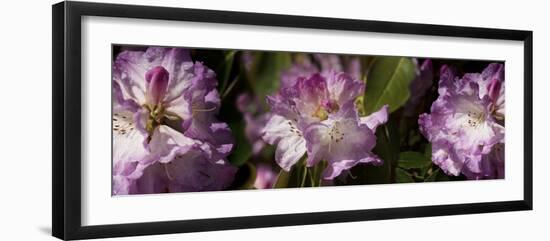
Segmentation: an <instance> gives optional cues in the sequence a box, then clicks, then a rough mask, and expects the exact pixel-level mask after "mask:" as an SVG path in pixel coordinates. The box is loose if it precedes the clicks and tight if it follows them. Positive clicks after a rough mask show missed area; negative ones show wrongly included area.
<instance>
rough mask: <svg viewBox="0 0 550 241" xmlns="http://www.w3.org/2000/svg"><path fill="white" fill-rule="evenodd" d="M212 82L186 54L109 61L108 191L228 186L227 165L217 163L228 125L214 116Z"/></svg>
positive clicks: (226, 148) (175, 51)
mask: <svg viewBox="0 0 550 241" xmlns="http://www.w3.org/2000/svg"><path fill="white" fill-rule="evenodd" d="M216 85H217V80H216V79H215V74H214V72H213V71H212V70H210V69H208V68H207V67H205V66H204V65H203V64H202V63H200V62H193V61H192V60H191V57H190V55H189V51H187V50H186V49H180V48H147V50H145V51H123V52H121V53H120V54H119V55H118V56H117V58H116V59H115V62H114V65H113V89H114V103H113V194H115V195H119V194H130V193H156V192H160V191H159V190H162V192H167V191H169V192H179V191H193V190H194V191H204V190H219V189H221V188H223V187H225V186H228V185H229V184H230V183H231V181H232V175H233V174H234V172H235V168H234V167H232V166H230V165H229V164H228V163H227V162H226V161H225V160H224V158H225V157H226V156H227V155H228V154H229V152H230V151H231V149H232V146H233V140H232V137H231V131H230V130H229V127H228V126H227V125H226V124H225V123H223V122H219V121H217V119H216V117H215V116H216V114H217V111H218V109H219V105H220V99H219V96H218V93H217V91H216ZM181 167H185V168H181ZM205 168H207V169H209V170H206V171H205V170H204V169H205ZM210 169H212V170H215V172H216V173H210ZM174 172H177V174H174ZM145 178H147V180H148V181H147V182H144V181H143V180H142V179H145ZM151 178H156V180H151ZM145 183H151V185H154V186H155V187H154V188H153V187H151V186H148V187H145V186H144V185H145ZM153 190H154V191H153Z"/></svg>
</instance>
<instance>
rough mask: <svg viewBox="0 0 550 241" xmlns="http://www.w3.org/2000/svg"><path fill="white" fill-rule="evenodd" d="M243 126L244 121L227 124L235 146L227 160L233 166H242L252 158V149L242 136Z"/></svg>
mask: <svg viewBox="0 0 550 241" xmlns="http://www.w3.org/2000/svg"><path fill="white" fill-rule="evenodd" d="M245 125H246V124H245V123H244V120H241V121H239V122H234V123H229V127H230V128H231V132H232V133H233V136H234V138H235V146H234V148H233V151H232V152H231V155H229V157H228V159H229V162H230V163H231V164H233V165H234V166H241V165H243V164H244V163H246V161H248V159H250V157H251V156H252V147H251V145H250V143H248V140H247V139H246V136H245V135H244V128H245Z"/></svg>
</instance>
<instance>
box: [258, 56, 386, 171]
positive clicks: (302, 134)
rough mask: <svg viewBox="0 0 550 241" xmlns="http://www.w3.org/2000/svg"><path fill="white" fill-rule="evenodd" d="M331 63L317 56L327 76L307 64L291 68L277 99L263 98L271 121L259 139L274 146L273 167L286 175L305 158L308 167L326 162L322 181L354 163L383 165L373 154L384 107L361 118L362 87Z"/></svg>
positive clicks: (333, 60)
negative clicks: (358, 101) (358, 98)
mask: <svg viewBox="0 0 550 241" xmlns="http://www.w3.org/2000/svg"><path fill="white" fill-rule="evenodd" d="M332 57H334V56H330V55H329V56H316V58H319V60H322V61H320V62H321V63H322V65H321V67H322V68H323V69H329V70H318V69H317V67H315V66H313V65H308V64H307V62H306V64H302V65H299V66H294V67H293V68H291V69H290V70H289V71H287V72H286V73H284V74H283V76H282V81H281V86H280V89H279V91H278V93H276V94H274V95H270V96H267V101H268V104H269V106H270V107H271V116H270V118H269V120H268V121H267V123H266V124H265V127H264V128H263V129H262V131H261V133H262V135H261V136H262V138H263V140H264V141H265V142H267V143H269V144H271V145H277V148H276V151H275V161H276V162H277V163H278V164H279V166H280V167H281V168H282V169H283V170H286V171H289V170H290V168H291V167H292V166H293V165H294V164H296V163H297V162H299V161H300V160H301V159H302V158H303V157H304V156H305V154H306V153H307V158H306V159H305V163H306V166H308V167H311V166H314V165H316V164H317V163H319V162H320V161H322V160H325V161H327V164H328V166H327V168H326V169H325V170H324V172H323V178H324V179H326V180H332V179H334V178H335V177H337V176H339V175H340V174H341V173H342V172H343V171H346V170H349V169H350V168H352V167H353V166H355V165H357V164H359V163H369V164H373V165H379V164H381V163H382V160H380V159H379V158H378V157H377V156H376V155H375V154H374V153H372V149H373V148H374V146H375V145H376V136H375V131H376V128H377V126H379V125H380V124H383V123H385V122H386V121H387V118H388V112H387V111H388V110H387V106H384V107H382V108H381V109H380V110H379V111H377V112H375V113H372V114H371V115H369V116H364V117H360V116H359V114H358V111H357V108H356V106H355V101H356V99H357V97H359V96H361V95H363V93H364V89H365V84H364V82H363V81H361V80H360V79H359V75H358V74H357V75H355V74H350V73H353V71H351V72H342V71H341V70H340V69H338V67H340V66H341V65H340V64H339V63H338V62H336V61H338V59H336V58H332ZM357 63H358V62H357ZM325 65H327V66H325ZM351 66H354V65H351ZM356 67H358V66H356ZM340 68H341V67H340ZM357 72H358V71H357Z"/></svg>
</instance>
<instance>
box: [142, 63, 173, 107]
mask: <svg viewBox="0 0 550 241" xmlns="http://www.w3.org/2000/svg"><path fill="white" fill-rule="evenodd" d="M169 77H170V74H169V73H168V71H166V69H165V68H164V67H162V66H157V67H154V68H152V69H150V70H149V71H147V73H145V80H146V81H147V100H148V101H149V102H150V103H151V104H158V103H159V102H161V101H162V99H163V98H164V95H165V94H166V89H167V87H168V80H169Z"/></svg>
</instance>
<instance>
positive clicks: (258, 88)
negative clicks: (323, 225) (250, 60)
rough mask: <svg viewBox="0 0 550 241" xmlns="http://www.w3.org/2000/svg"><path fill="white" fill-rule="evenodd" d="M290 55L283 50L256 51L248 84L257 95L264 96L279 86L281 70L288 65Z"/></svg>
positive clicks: (290, 59) (290, 60) (290, 58)
mask: <svg viewBox="0 0 550 241" xmlns="http://www.w3.org/2000/svg"><path fill="white" fill-rule="evenodd" d="M291 62H292V56H291V55H290V53H284V52H257V53H256V55H255V60H254V64H253V65H252V71H251V72H252V73H251V76H250V77H249V78H250V79H249V81H250V84H251V85H252V86H253V90H254V92H255V93H256V95H257V96H265V95H268V94H271V93H273V92H275V91H276V90H277V89H278V88H279V82H280V77H281V72H282V71H284V70H286V69H287V68H288V67H290V64H291Z"/></svg>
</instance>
